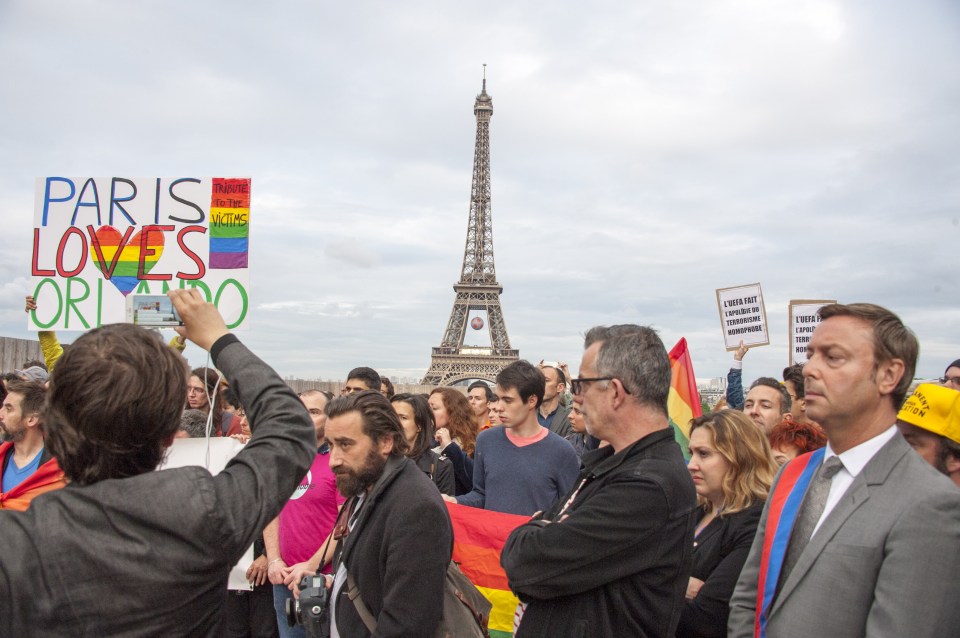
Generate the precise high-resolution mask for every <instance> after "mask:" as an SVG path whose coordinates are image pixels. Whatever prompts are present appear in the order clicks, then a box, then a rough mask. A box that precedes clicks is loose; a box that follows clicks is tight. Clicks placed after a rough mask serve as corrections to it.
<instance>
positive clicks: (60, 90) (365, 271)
mask: <svg viewBox="0 0 960 638" xmlns="http://www.w3.org/2000/svg"><path fill="white" fill-rule="evenodd" d="M0 59H3V60H4V63H3V64H2V65H0V95H2V96H3V97H2V99H0V131H2V134H0V210H2V214H3V217H2V219H3V222H4V223H3V231H2V233H0V251H2V256H3V257H2V260H0V285H2V287H0V335H4V336H11V337H21V338H28V337H30V336H31V334H30V333H29V332H28V331H27V329H26V320H25V315H24V313H23V296H24V295H25V294H27V292H28V291H29V290H30V277H29V274H30V255H31V233H32V230H31V229H32V227H33V208H34V201H33V199H34V180H35V178H37V177H44V176H49V175H69V176H125V177H156V176H165V177H166V176H172V177H177V176H184V175H201V176H250V177H252V178H253V188H252V192H253V197H252V204H251V208H252V211H251V242H250V251H251V254H250V264H251V268H252V272H251V293H250V294H251V303H252V310H251V317H250V319H251V326H250V330H249V331H247V332H246V333H245V334H242V335H241V337H242V338H243V339H244V341H246V342H247V343H249V344H250V345H251V346H252V347H253V349H254V350H255V351H256V352H257V353H258V354H260V355H261V356H262V357H263V358H264V359H266V360H267V361H268V362H269V363H271V364H273V365H274V367H276V368H277V369H278V371H280V372H281V373H282V374H285V375H297V376H300V377H305V378H323V379H340V378H343V377H344V375H345V373H346V372H347V371H348V370H349V369H350V368H351V367H354V366H357V365H370V366H372V367H374V368H376V369H378V370H380V371H381V373H384V374H387V375H389V376H391V377H393V378H401V377H419V376H421V375H422V374H423V372H424V371H425V370H426V368H427V366H428V365H429V362H430V348H431V347H433V346H437V345H439V343H440V339H441V336H442V333H443V331H444V329H445V327H446V323H447V319H448V317H449V314H450V310H451V306H452V304H453V298H454V293H453V290H452V285H453V284H454V283H455V282H456V281H457V279H458V278H459V275H460V268H461V263H462V259H463V245H464V239H465V234H466V225H467V214H468V211H469V194H470V179H471V171H472V161H473V145H474V135H475V119H474V116H473V101H474V98H475V96H476V94H477V93H478V92H479V91H480V85H481V78H482V64H483V63H486V64H487V65H488V66H487V79H488V81H487V89H488V92H489V94H490V95H491V96H492V97H493V106H494V114H493V120H492V123H491V155H492V170H493V180H492V185H493V200H492V202H493V204H492V208H493V227H494V246H495V256H496V267H497V276H498V279H499V282H500V283H501V284H502V286H503V288H504V291H503V295H502V297H501V301H502V305H503V311H504V317H505V319H506V323H507V328H508V332H509V335H510V340H511V343H512V346H513V347H514V348H518V349H519V350H520V355H521V357H523V358H526V359H529V360H532V361H538V360H540V359H542V358H546V359H548V360H551V359H559V360H562V361H568V362H571V363H572V365H571V368H572V369H573V370H574V372H576V370H577V368H578V366H579V360H580V353H581V349H582V334H583V332H584V331H585V330H586V329H588V328H589V327H591V326H593V325H597V324H612V323H627V322H629V323H642V324H649V325H652V326H654V327H655V328H657V329H658V330H659V331H660V334H661V336H662V338H663V341H664V343H665V344H666V346H667V348H670V347H672V346H673V344H674V343H675V342H676V341H677V340H678V339H679V338H680V337H686V338H687V340H688V342H689V344H690V347H691V350H692V355H693V362H694V367H695V371H696V374H697V376H698V377H701V378H704V377H713V376H720V375H723V374H725V373H726V370H727V368H728V366H729V361H730V359H731V354H730V353H728V352H726V351H725V350H724V346H723V339H722V334H721V330H720V319H719V316H718V312H717V304H716V295H715V289H717V288H721V287H729V286H736V285H741V284H749V283H753V282H760V283H761V285H762V287H763V292H764V296H765V298H766V309H767V317H768V320H769V322H770V336H771V345H769V346H766V347H762V348H757V349H756V350H754V351H752V352H751V353H750V354H749V355H748V359H747V361H746V370H745V374H744V376H745V379H746V380H747V381H749V380H751V379H753V378H755V377H756V376H760V375H761V374H769V375H772V376H779V373H780V371H781V370H782V368H783V367H784V365H786V363H787V357H788V354H787V352H788V345H787V303H788V301H789V300H790V299H828V298H836V299H839V300H841V301H844V302H853V301H871V302H875V303H879V304H881V305H884V306H886V307H888V308H890V309H891V310H893V311H895V312H897V313H898V314H899V315H900V316H901V317H902V318H903V319H904V321H905V322H906V323H907V324H908V325H909V326H911V327H912V328H913V330H914V331H915V332H916V333H917V335H918V336H919V338H920V341H921V358H920V363H919V367H918V375H920V376H926V377H932V376H939V375H940V374H942V372H943V369H944V367H945V366H946V364H947V363H948V362H949V361H951V360H953V359H955V358H957V357H960V344H958V340H957V334H958V329H960V306H958V301H960V295H958V293H960V284H958V280H960V277H958V271H957V262H955V261H954V260H953V256H955V255H956V253H957V246H958V239H960V3H957V2H956V1H955V0H943V1H934V0H914V1H913V2H909V3H904V2H899V1H896V2H895V1H893V0H871V1H870V2H841V1H830V0H710V1H706V0H700V1H692V0H673V1H670V2H667V1H661V2H652V1H642V0H641V1H637V0H629V1H628V0H621V1H616V2H613V1H604V0H599V1H597V2H594V3H591V4H589V5H587V4H584V3H582V2H568V1H562V2H551V3H544V2H528V1H517V0H514V1H512V2H505V3H497V2H494V3H485V4H476V3H462V2H440V1H437V2H426V1H421V0H410V1H407V2H386V1H384V2H357V3H334V2H316V1H294V0H285V1H283V2H272V3H264V2H249V1H233V2H192V1H191V2H186V1H182V2H181V1H177V0H164V1H140V2H129V1H127V2H120V1H116V2H112V1H95V0H69V1H67V0H59V1H44V0H29V1H28V0H0ZM76 334H77V333H62V334H61V337H62V339H63V341H70V340H72V339H73V338H75V336H76ZM187 354H188V355H189V357H190V359H191V363H194V364H196V365H199V364H202V363H203V357H202V353H201V352H200V351H199V350H198V349H196V348H191V349H190V350H188V353H187Z"/></svg>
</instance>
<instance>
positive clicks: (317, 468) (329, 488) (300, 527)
mask: <svg viewBox="0 0 960 638" xmlns="http://www.w3.org/2000/svg"><path fill="white" fill-rule="evenodd" d="M324 450H326V446H324ZM344 500H345V499H344V498H343V497H342V496H341V495H340V492H338V491H337V483H336V480H335V478H334V474H333V471H332V470H331V469H330V453H329V452H327V451H325V452H324V453H323V454H317V458H315V459H314V460H313V465H312V466H311V467H310V470H309V471H308V472H307V475H306V476H305V477H304V478H303V481H302V482H301V483H300V485H299V486H297V489H296V490H294V491H293V495H292V496H291V497H290V500H289V501H287V504H286V505H285V506H284V507H283V510H282V511H281V512H280V558H282V559H283V562H285V563H286V564H287V565H295V564H296V563H302V562H303V561H305V560H307V559H309V558H310V557H311V556H313V555H314V554H316V553H317V550H318V549H320V548H321V545H322V544H323V542H324V541H325V540H326V539H327V535H328V534H330V530H332V529H333V524H334V523H335V522H336V520H337V508H338V507H339V506H340V505H341V504H343V501H344ZM323 572H324V573H329V572H330V567H329V566H328V567H327V568H325V569H324V570H323Z"/></svg>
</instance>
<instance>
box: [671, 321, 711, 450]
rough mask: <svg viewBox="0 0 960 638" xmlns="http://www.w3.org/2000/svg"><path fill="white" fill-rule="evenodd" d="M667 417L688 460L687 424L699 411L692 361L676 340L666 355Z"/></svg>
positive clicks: (698, 398) (688, 352)
mask: <svg viewBox="0 0 960 638" xmlns="http://www.w3.org/2000/svg"><path fill="white" fill-rule="evenodd" d="M667 414H669V415H670V426H671V427H672V428H673V435H674V437H675V438H676V439H677V443H679V444H680V449H681V450H683V457H684V458H685V459H687V460H689V459H690V454H689V452H688V451H687V446H688V445H689V443H690V438H689V437H690V420H691V419H694V418H696V417H698V416H701V415H702V414H703V410H702V409H701V408H700V393H699V392H698V391H697V379H696V377H694V375H693V361H692V360H691V359H690V350H689V349H688V348H687V340H686V339H684V338H682V337H681V338H680V341H678V342H677V345H675V346H673V350H671V351H670V397H669V398H668V399H667Z"/></svg>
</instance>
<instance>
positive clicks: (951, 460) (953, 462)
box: [944, 454, 960, 478]
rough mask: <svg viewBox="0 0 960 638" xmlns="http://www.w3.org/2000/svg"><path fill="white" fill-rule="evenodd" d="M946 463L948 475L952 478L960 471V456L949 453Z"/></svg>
mask: <svg viewBox="0 0 960 638" xmlns="http://www.w3.org/2000/svg"><path fill="white" fill-rule="evenodd" d="M944 465H945V466H946V468H947V476H950V477H951V478H952V477H953V475H954V474H956V473H957V472H960V457H957V456H954V455H953V454H947V458H945V459H944Z"/></svg>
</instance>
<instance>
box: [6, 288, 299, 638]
mask: <svg viewBox="0 0 960 638" xmlns="http://www.w3.org/2000/svg"><path fill="white" fill-rule="evenodd" d="M169 296H170V298H171V299H172V300H173V303H174V306H176V308H177V310H178V311H179V312H180V315H181V317H183V321H184V327H183V328H182V329H180V333H181V334H182V335H183V336H185V337H186V338H188V339H190V340H191V341H193V342H194V343H196V344H197V345H198V346H200V347H201V348H203V349H205V350H208V351H209V352H210V355H211V358H212V360H213V362H214V364H215V365H216V366H217V367H218V368H219V369H220V370H221V371H223V374H224V375H225V376H226V378H227V379H228V380H229V381H230V386H231V387H232V388H234V390H235V391H236V393H237V395H238V396H239V398H240V402H241V404H242V405H243V407H244V408H246V414H247V417H248V419H249V421H250V425H251V428H252V429H253V436H252V438H251V439H250V442H249V443H247V444H246V446H244V449H243V450H242V451H241V452H239V453H238V454H237V455H236V456H235V457H234V458H233V459H232V460H231V461H230V462H229V463H228V464H227V466H226V468H225V469H224V470H223V471H222V472H220V473H219V474H217V475H216V476H211V474H210V472H208V471H207V470H205V469H203V468H201V467H183V468H177V469H169V470H163V471H160V472H155V471H154V470H155V469H156V467H157V465H158V464H159V463H160V460H161V459H162V458H163V455H164V454H165V452H166V448H167V447H168V446H169V445H170V444H171V443H172V442H173V438H174V436H175V435H176V432H177V428H178V426H179V425H180V413H181V412H182V411H183V397H185V396H186V391H187V375H188V374H189V372H188V370H187V364H186V361H185V360H184V359H183V357H182V356H180V354H179V353H177V352H176V351H174V350H173V349H172V348H170V347H168V346H167V345H166V344H164V343H163V340H162V339H161V338H160V336H159V335H158V334H157V333H155V332H152V331H150V330H147V329H144V328H141V327H138V326H134V325H130V324H114V325H108V326H102V327H100V328H96V329H94V330H91V331H90V332H87V333H86V334H84V335H82V336H81V337H79V338H78V339H77V340H76V341H75V342H74V343H73V345H71V346H70V348H69V349H68V350H67V351H66V352H65V353H64V355H63V357H62V358H61V359H60V361H59V362H58V363H57V367H56V368H55V369H54V371H53V374H52V375H51V377H50V390H49V396H48V398H47V410H46V412H47V414H46V417H47V420H46V422H45V423H46V425H47V444H48V445H49V446H50V450H51V452H52V453H53V455H54V456H55V457H56V458H57V460H58V461H59V463H60V467H61V468H63V471H64V473H65V474H66V476H67V478H68V479H69V481H70V483H69V485H67V486H66V487H65V488H63V489H61V490H56V491H53V492H48V493H46V494H42V495H40V496H38V497H37V498H35V499H34V500H33V502H32V504H31V507H30V508H29V509H28V510H27V511H25V512H7V511H0V539H2V542H3V551H2V553H0V609H2V610H3V611H2V613H0V636H64V635H71V636H77V637H81V636H83V637H86V636H91V637H92V636H219V635H220V624H221V619H222V616H223V603H224V600H225V598H226V596H227V574H228V573H229V571H230V568H231V567H232V566H233V565H234V564H235V563H236V562H237V561H238V560H239V559H240V556H241V555H242V554H243V553H244V550H245V549H246V548H247V547H249V546H250V544H251V543H252V542H253V540H254V538H256V537H257V536H259V535H260V532H261V530H262V529H263V527H264V526H265V525H266V524H267V523H268V522H269V521H270V520H272V519H273V518H274V517H275V516H276V515H277V513H278V512H279V511H280V509H281V508H282V507H283V504H284V502H285V501H286V500H287V498H288V497H289V496H290V494H291V493H292V492H293V490H294V488H295V487H296V486H297V485H298V484H299V483H300V480H301V479H302V478H303V476H304V475H305V474H306V473H307V469H308V468H309V467H310V464H311V462H312V461H313V459H314V457H315V456H316V453H317V448H316V445H317V441H316V435H315V433H314V431H313V424H312V422H311V421H310V417H309V415H308V414H307V411H306V409H305V408H304V407H303V403H301V402H300V399H298V398H297V396H296V395H295V394H294V393H293V392H292V391H291V390H290V388H289V387H288V386H287V384H286V383H284V381H283V379H281V378H280V377H279V376H278V375H277V373H276V372H274V371H273V370H271V369H270V368H269V367H268V366H267V365H266V364H265V363H264V362H263V361H261V360H260V359H258V358H257V357H256V356H254V355H253V353H251V352H250V351H249V350H248V349H247V348H246V347H245V346H244V345H243V344H242V343H240V342H239V340H237V338H236V337H235V336H233V335H232V334H230V333H229V332H228V331H227V328H226V325H225V324H224V322H223V318H222V317H221V316H220V315H219V313H218V312H217V310H216V308H215V307H214V306H213V304H210V303H207V302H205V301H204V300H203V299H202V297H201V296H200V293H199V292H198V291H197V290H195V289H188V290H172V291H170V293H169Z"/></svg>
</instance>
